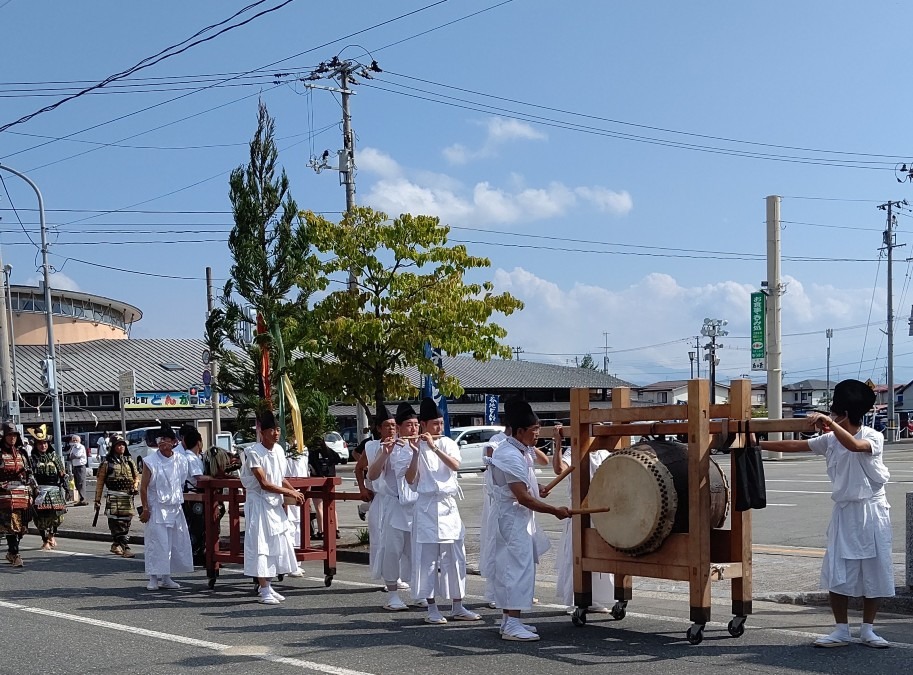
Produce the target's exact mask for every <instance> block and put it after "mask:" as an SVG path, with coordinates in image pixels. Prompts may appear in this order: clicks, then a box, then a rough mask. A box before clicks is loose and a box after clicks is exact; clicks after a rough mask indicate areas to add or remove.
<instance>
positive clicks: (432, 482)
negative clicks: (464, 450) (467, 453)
mask: <svg viewBox="0 0 913 675" xmlns="http://www.w3.org/2000/svg"><path fill="white" fill-rule="evenodd" d="M434 445H435V447H436V448H437V449H438V450H440V451H441V452H442V453H443V454H445V455H449V456H450V457H453V458H455V459H456V460H457V461H463V456H462V455H461V454H460V446H458V445H457V444H456V442H455V441H454V440H453V439H452V438H447V437H443V438H439V439H437V440H436V441H435V442H434ZM418 454H419V458H418V480H417V481H416V482H415V483H413V484H412V488H413V489H414V490H415V491H416V492H417V493H419V494H420V495H421V494H449V495H455V494H457V493H458V492H459V490H460V486H459V482H458V481H457V472H456V471H454V470H453V469H451V468H450V467H449V466H447V465H446V464H444V462H443V461H442V460H441V458H440V457H438V455H437V453H436V452H434V449H433V448H431V447H429V445H428V444H427V443H425V441H420V442H419V445H418Z"/></svg>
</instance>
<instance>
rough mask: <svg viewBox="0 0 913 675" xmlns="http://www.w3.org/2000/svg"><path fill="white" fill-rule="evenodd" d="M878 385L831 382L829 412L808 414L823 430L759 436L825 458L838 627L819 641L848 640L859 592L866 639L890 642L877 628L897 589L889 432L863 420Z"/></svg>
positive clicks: (824, 577) (826, 584)
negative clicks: (851, 607)
mask: <svg viewBox="0 0 913 675" xmlns="http://www.w3.org/2000/svg"><path fill="white" fill-rule="evenodd" d="M875 398H876V397H875V392H874V391H872V389H871V388H869V387H868V386H867V385H866V384H865V383H864V382H860V381H859V380H844V381H843V382H840V383H838V384H837V386H836V387H834V396H833V402H832V404H831V416H830V417H828V416H826V415H822V414H820V413H812V414H811V415H809V417H810V419H811V420H812V421H813V422H814V424H815V427H816V428H817V429H818V430H819V431H820V432H821V435H820V436H817V437H815V438H812V439H810V440H807V441H805V440H800V441H761V448H762V449H763V450H769V451H771V452H809V451H810V452H813V453H814V454H816V455H821V456H823V457H824V458H825V461H826V462H827V475H828V477H829V478H830V479H831V484H832V487H831V499H832V500H833V501H834V510H833V513H832V515H831V522H830V525H828V528H827V551H826V553H825V555H824V562H823V564H822V567H821V586H822V588H826V589H827V590H828V591H829V592H830V601H831V611H832V612H833V614H834V621H835V623H836V624H837V626H836V629H835V630H834V632H832V633H831V634H829V635H823V636H821V637H819V638H818V639H817V640H815V643H814V644H815V646H816V647H844V646H846V645H848V644H849V643H850V641H851V637H850V630H849V620H848V615H847V607H848V604H849V598H851V597H860V596H861V597H862V599H863V600H862V627H861V629H860V631H859V639H860V640H861V642H862V644H864V645H866V646H868V647H874V648H876V649H884V648H886V647H889V646H890V644H889V643H888V641H887V640H885V639H884V638H882V637H880V636H879V635H876V634H875V632H874V629H873V624H874V623H875V616H876V614H877V613H878V606H879V603H880V601H881V598H887V597H892V596H893V595H894V569H893V564H892V560H891V538H892V537H891V518H890V515H889V509H890V507H889V505H888V500H887V497H886V496H885V489H884V486H885V485H886V484H887V482H888V480H890V478H891V475H890V473H889V472H888V469H887V467H886V466H885V465H884V461H883V460H882V456H883V449H884V436H882V435H881V433H880V432H878V431H876V430H875V429H873V428H871V427H867V426H864V425H863V424H862V419H863V416H864V415H865V414H866V413H867V412H868V411H869V410H871V408H872V406H873V405H874V403H875Z"/></svg>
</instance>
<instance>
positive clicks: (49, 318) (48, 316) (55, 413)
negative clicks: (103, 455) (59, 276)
mask: <svg viewBox="0 0 913 675" xmlns="http://www.w3.org/2000/svg"><path fill="white" fill-rule="evenodd" d="M0 169H5V170H7V171H9V172H10V173H11V174H13V175H15V176H19V177H20V178H21V179H22V180H24V181H25V182H26V183H28V184H29V186H30V187H31V188H32V189H33V190H34V191H35V195H36V196H37V197H38V220H39V221H40V223H41V267H42V269H43V272H44V312H45V320H46V322H47V332H48V336H47V337H48V358H49V359H50V362H51V363H50V366H51V372H52V373H53V375H54V377H53V380H54V381H53V383H52V385H53V386H51V387H50V388H49V391H48V397H50V399H51V420H52V423H53V426H54V443H55V446H56V449H57V455H58V457H59V458H60V461H61V463H63V447H62V443H61V441H62V437H61V433H60V406H59V403H60V402H59V401H58V400H57V352H56V349H55V346H54V315H53V313H52V311H51V310H52V308H51V283H50V282H51V279H50V277H51V266H50V264H49V263H48V230H47V225H46V224H45V220H44V198H43V197H42V196H41V190H39V189H38V186H37V185H35V183H34V182H32V180H31V179H30V178H29V177H28V176H26V175H25V174H23V173H20V172H18V171H16V170H15V169H11V168H10V167H8V166H6V165H5V164H0Z"/></svg>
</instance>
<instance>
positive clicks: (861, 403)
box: [831, 380, 877, 417]
mask: <svg viewBox="0 0 913 675" xmlns="http://www.w3.org/2000/svg"><path fill="white" fill-rule="evenodd" d="M876 398H877V396H876V395H875V392H874V391H873V390H872V388H871V387H870V386H869V385H867V384H866V383H865V382H860V381H859V380H843V381H842V382H838V383H837V385H836V386H835V387H834V400H833V402H832V403H831V412H833V413H837V414H843V413H849V414H850V415H851V417H861V416H862V415H864V414H865V413H867V412H868V411H869V410H871V409H872V406H873V405H875V399H876Z"/></svg>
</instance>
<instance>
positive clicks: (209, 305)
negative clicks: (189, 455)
mask: <svg viewBox="0 0 913 675" xmlns="http://www.w3.org/2000/svg"><path fill="white" fill-rule="evenodd" d="M214 303H215V299H214V296H213V292H212V268H211V267H207V268H206V310H207V312H208V316H212V310H213V309H215V304H214ZM209 358H210V361H209V373H210V376H211V379H210V383H211V384H210V389H211V392H210V393H211V397H210V399H209V401H210V403H211V404H212V444H213V445H215V444H216V436H217V435H218V434H220V433H222V418H221V416H220V414H219V389H218V384H217V382H218V380H217V379H216V378H217V377H218V376H219V362H218V361H217V360H216V359H215V358H213V356H212V354H210V356H209Z"/></svg>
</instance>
